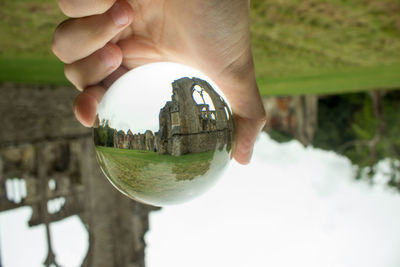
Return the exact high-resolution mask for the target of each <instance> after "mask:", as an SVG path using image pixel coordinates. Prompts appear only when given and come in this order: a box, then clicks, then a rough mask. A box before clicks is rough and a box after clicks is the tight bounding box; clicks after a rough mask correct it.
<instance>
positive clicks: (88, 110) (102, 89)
mask: <svg viewBox="0 0 400 267" xmlns="http://www.w3.org/2000/svg"><path fill="white" fill-rule="evenodd" d="M127 71H128V70H127V69H126V68H124V67H119V68H117V69H116V70H115V71H114V72H113V73H112V74H110V75H109V76H108V77H106V78H105V79H104V80H103V81H102V82H101V84H98V85H94V86H90V87H87V88H85V89H84V90H83V92H82V93H80V94H79V95H78V96H77V97H76V99H75V102H74V105H73V110H74V113H75V116H76V118H77V119H78V121H79V122H80V123H81V124H82V125H84V126H86V127H92V126H93V124H94V122H95V118H96V110H97V105H98V104H99V103H100V101H101V99H102V98H103V96H104V94H105V93H106V91H107V88H108V87H109V86H110V85H111V84H112V83H113V82H114V81H115V80H117V79H118V78H119V77H121V76H122V75H123V74H125V73H126V72H127Z"/></svg>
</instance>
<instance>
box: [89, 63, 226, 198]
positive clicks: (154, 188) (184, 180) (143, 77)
mask: <svg viewBox="0 0 400 267" xmlns="http://www.w3.org/2000/svg"><path fill="white" fill-rule="evenodd" d="M96 125H97V126H96V127H95V128H94V130H93V138H94V144H95V148H96V154H97V159H98V162H99V164H100V166H101V169H102V170H103V172H104V174H105V175H106V176H107V178H108V180H109V181H110V182H111V183H112V184H113V185H114V186H115V187H116V188H117V189H118V190H119V191H121V192H122V193H124V194H125V195H127V196H128V197H130V198H132V199H135V200H137V201H140V202H143V203H147V204H151V205H155V206H164V205H169V204H177V203H181V202H184V201H186V200H190V199H192V198H194V197H196V196H198V195H200V194H202V193H203V192H205V191H206V190H207V189H209V188H210V187H211V186H212V185H213V184H214V183H215V182H216V181H217V179H218V178H219V177H220V176H221V175H222V173H223V171H224V169H225V167H226V166H227V164H228V162H229V161H230V153H231V148H232V142H233V135H234V123H233V117H232V113H231V109H230V107H229V105H228V103H227V102H226V100H225V99H224V98H223V94H222V92H221V91H220V89H219V88H218V87H217V86H216V85H215V84H214V83H213V82H212V81H211V80H210V79H209V78H208V77H206V76H205V75H204V74H202V73H201V72H199V71H197V70H195V69H193V68H190V67H187V66H184V65H181V64H176V63H169V62H160V63H152V64H148V65H144V66H141V67H138V68H136V69H133V70H131V71H129V72H128V73H126V74H125V75H123V76H122V77H121V78H120V79H118V80H117V81H116V82H115V83H114V84H113V85H112V86H111V87H110V88H109V89H108V91H107V92H106V94H105V95H104V97H103V99H102V101H101V103H100V104H99V106H98V109H97V123H96Z"/></svg>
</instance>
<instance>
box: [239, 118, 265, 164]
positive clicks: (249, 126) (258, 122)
mask: <svg viewBox="0 0 400 267" xmlns="http://www.w3.org/2000/svg"><path fill="white" fill-rule="evenodd" d="M265 122H266V119H265V115H264V116H263V117H262V118H260V119H247V118H243V117H240V116H237V115H236V116H235V124H236V140H235V143H234V146H233V151H232V156H233V158H234V159H235V160H236V161H237V162H239V163H240V164H248V163H249V162H250V159H251V156H252V154H253V147H254V143H255V141H256V138H257V136H258V134H259V133H260V131H261V130H262V129H263V128H264V125H265Z"/></svg>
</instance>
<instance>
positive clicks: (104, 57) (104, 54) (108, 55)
mask: <svg viewBox="0 0 400 267" xmlns="http://www.w3.org/2000/svg"><path fill="white" fill-rule="evenodd" d="M100 58H101V61H102V62H103V64H104V66H106V68H107V69H109V68H113V67H114V65H115V60H114V56H113V55H112V51H111V49H110V48H109V47H108V45H106V46H105V47H104V48H103V49H102V50H101V51H100Z"/></svg>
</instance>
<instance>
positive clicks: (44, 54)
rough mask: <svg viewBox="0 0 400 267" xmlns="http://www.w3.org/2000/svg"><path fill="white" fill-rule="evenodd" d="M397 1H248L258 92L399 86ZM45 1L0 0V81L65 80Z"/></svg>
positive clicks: (53, 14) (55, 18) (51, 7)
mask: <svg viewBox="0 0 400 267" xmlns="http://www.w3.org/2000/svg"><path fill="white" fill-rule="evenodd" d="M399 13H400V2H399V1H398V0H293V1H281V0H269V1H265V0H252V1H251V37H252V47H253V52H254V58H255V65H256V76H257V80H258V83H259V87H260V91H261V94H262V95H277V94H280V95H286V94H299V93H310V94H311V93H315V94H321V93H341V92H353V91H360V90H369V89H377V88H382V89H392V88H400V74H399V73H400V71H399V69H400V52H399V51H400V16H399V15H398V14H399ZM64 19H65V16H63V15H62V13H61V12H60V11H59V9H58V7H57V1H53V0H36V1H33V0H3V1H1V2H0V82H14V83H26V84H68V82H67V81H66V79H65V78H64V75H63V68H62V64H61V63H60V62H59V61H58V60H57V59H56V58H55V57H54V56H52V53H51V51H50V46H51V39H52V34H53V32H54V29H55V27H56V26H57V25H58V24H59V23H60V22H61V21H62V20H64Z"/></svg>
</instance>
